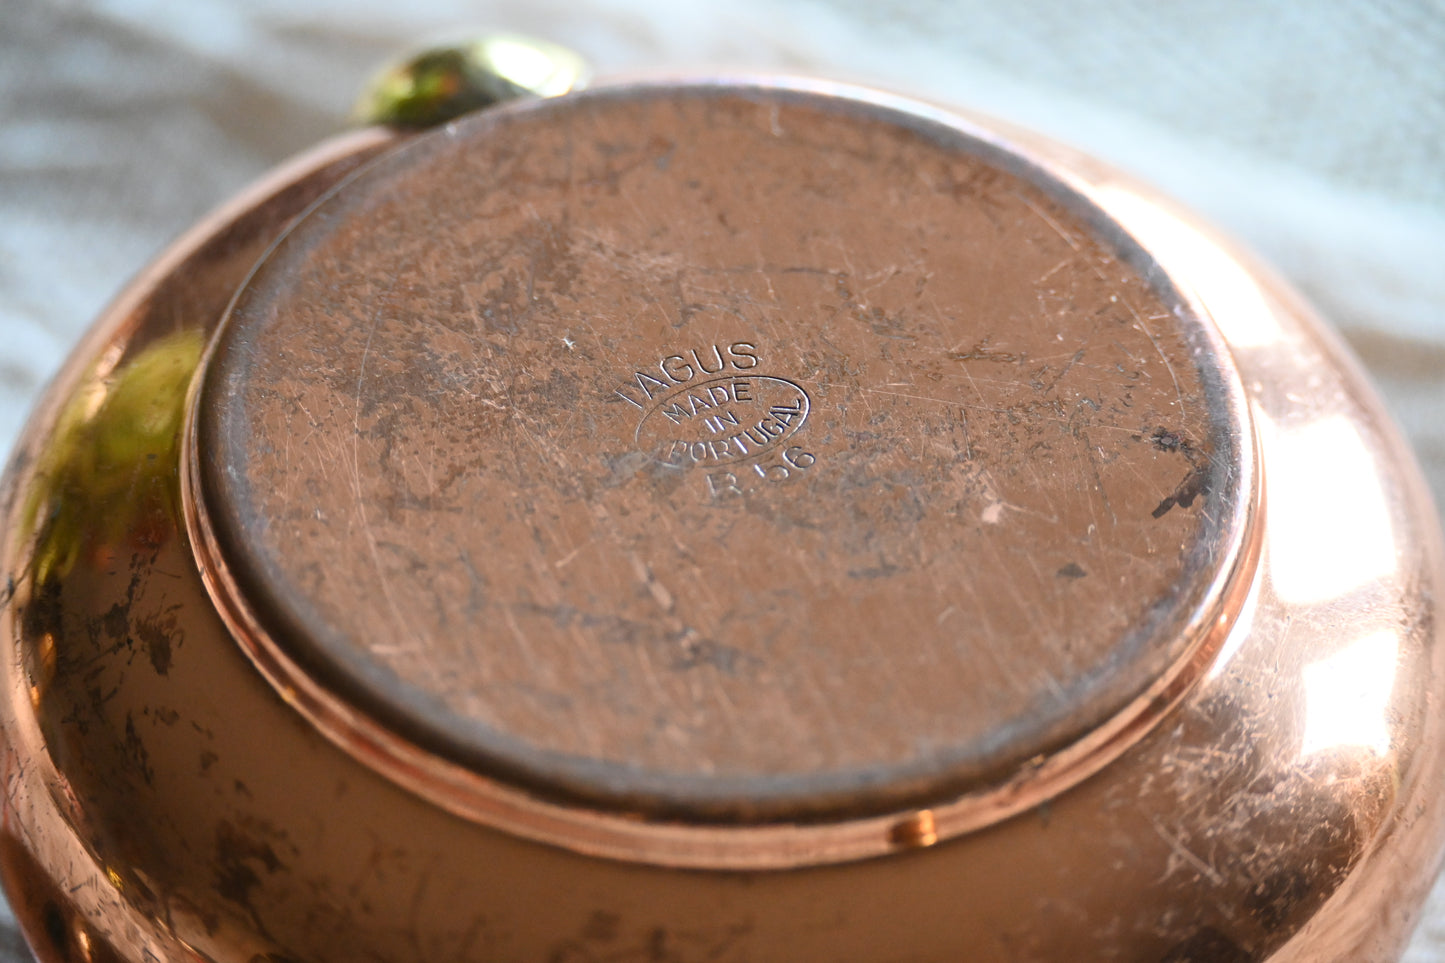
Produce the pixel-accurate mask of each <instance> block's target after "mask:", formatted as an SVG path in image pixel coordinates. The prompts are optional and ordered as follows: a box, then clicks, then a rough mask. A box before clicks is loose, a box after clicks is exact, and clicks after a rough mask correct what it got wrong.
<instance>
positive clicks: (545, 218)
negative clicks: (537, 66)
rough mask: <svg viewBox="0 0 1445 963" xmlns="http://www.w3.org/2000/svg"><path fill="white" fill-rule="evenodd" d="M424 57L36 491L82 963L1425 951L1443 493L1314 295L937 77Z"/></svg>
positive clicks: (37, 798)
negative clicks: (1304, 299)
mask: <svg viewBox="0 0 1445 963" xmlns="http://www.w3.org/2000/svg"><path fill="white" fill-rule="evenodd" d="M543 52H544V53H546V54H547V55H548V56H557V57H560V56H561V55H560V54H556V52H555V51H543ZM557 62H563V61H557ZM424 66H425V67H426V69H427V70H430V71H434V73H433V74H428V75H427V76H432V77H435V76H440V77H442V78H443V79H445V78H447V77H451V78H452V79H453V80H455V79H456V78H457V77H458V76H461V77H462V80H463V81H466V80H467V77H466V76H463V75H464V74H465V73H466V72H465V71H462V72H461V73H460V74H458V73H456V63H455V62H453V61H452V60H448V59H446V58H442V59H441V60H435V59H434V60H432V61H427V62H426V63H425V64H424ZM464 66H466V65H464ZM565 66H566V65H565V63H564V67H565ZM493 68H495V65H493ZM418 69H419V68H417V66H416V65H413V67H412V71H411V72H410V73H405V72H404V73H403V74H401V75H398V77H399V78H400V79H397V78H395V77H394V78H393V79H392V81H391V82H390V83H392V84H393V86H392V87H386V86H383V88H382V92H381V94H380V95H379V96H380V97H381V103H382V104H383V107H382V108H379V109H380V110H382V111H383V112H384V116H385V119H390V120H394V121H396V120H410V121H418V120H424V121H427V122H433V121H435V123H433V124H432V126H431V127H429V128H428V129H426V130H423V131H418V130H415V129H404V128H401V127H397V126H389V127H388V126H378V127H372V128H370V129H367V130H363V131H360V132H357V133H354V134H351V135H347V136H344V137H341V138H339V139H337V140H334V141H332V142H330V143H328V144H326V145H323V146H322V147H320V148H318V149H316V150H314V151H313V152H311V153H309V154H306V155H305V156H303V157H302V158H300V159H298V160H296V161H294V162H292V163H291V164H289V165H287V166H286V167H284V168H283V169H281V170H279V171H277V172H276V173H275V174H273V175H272V176H270V177H269V178H267V179H266V180H264V181H263V182H262V183H260V184H259V185H257V186H255V187H254V188H252V189H251V190H250V191H248V192H246V193H245V194H244V195H243V196H242V197H240V198H239V199H237V200H236V201H234V202H232V203H231V204H230V205H228V206H226V207H224V208H222V209H221V210H220V211H219V212H218V213H216V214H215V215H213V216H212V217H210V218H209V219H207V220H206V221H205V222H203V223H202V224H201V225H200V226H198V227H197V228H195V229H194V230H193V231H192V232H191V233H189V234H187V235H186V236H185V237H183V238H182V239H181V240H180V241H178V242H177V243H176V244H175V245H174V246H173V247H172V248H171V249H170V251H168V252H167V253H166V254H165V255H164V256H163V257H162V258H161V259H160V260H159V261H158V262H157V263H156V264H155V265H154V266H153V267H151V268H150V269H149V270H148V271H147V272H146V273H144V274H143V275H142V276H141V277H140V278H139V279H138V280H137V281H136V282H135V283H134V284H133V285H132V286H131V287H130V288H129V289H128V290H127V291H126V292H125V293H124V294H123V295H122V296H121V297H120V298H119V300H117V301H116V302H115V304H113V305H112V306H111V307H110V308H109V309H108V310H107V311H106V312H105V313H104V315H103V316H102V317H101V319H100V320H99V321H98V323H97V325H96V327H95V328H94V329H93V330H92V332H91V333H90V335H89V336H88V337H87V338H86V340H85V342H84V343H83V344H82V346H81V347H80V348H79V349H78V350H77V351H76V353H75V355H74V356H73V358H72V360H71V361H70V363H69V364H68V365H67V366H66V368H65V369H64V371H63V372H62V373H61V374H60V376H59V377H58V378H57V379H56V381H55V382H54V384H53V385H52V386H51V388H50V390H49V392H48V393H47V395H46V397H45V400H44V401H43V403H42V404H41V406H40V407H39V409H38V410H37V412H36V414H35V415H34V417H33V418H32V420H31V422H30V424H29V427H28V428H27V430H26V433H25V435H24V436H23V438H22V441H21V443H20V446H19V448H18V451H17V453H16V455H15V456H14V459H13V460H12V462H11V464H10V468H9V471H8V473H7V475H6V476H5V481H4V483H3V486H0V511H3V515H0V518H3V526H4V527H3V543H0V553H3V554H0V564H3V566H4V573H5V580H4V582H3V585H0V588H3V591H4V595H3V605H0V627H3V633H4V634H3V638H4V640H5V643H6V644H7V645H8V646H9V647H10V648H9V649H8V650H7V651H8V655H7V656H6V657H5V658H4V660H3V667H4V675H3V684H4V693H5V698H4V699H3V702H0V705H3V710H0V711H3V731H4V733H5V741H6V751H5V772H6V793H5V797H4V799H5V806H4V821H3V827H4V832H3V834H0V869H3V876H4V881H5V885H6V889H7V891H8V892H9V894H10V897H11V899H12V901H13V904H14V907H15V911H16V914H17V917H18V918H19V919H20V920H21V922H22V925H23V926H24V928H25V930H26V933H27V935H28V938H29V939H30V941H31V943H32V946H33V948H34V950H35V952H36V954H37V956H39V957H40V958H41V959H42V960H45V961H47V963H49V961H71V960H87V961H91V960H97V961H98V960H124V961H127V963H139V961H142V960H165V961H181V960H213V961H218V963H260V961H275V963H280V961H294V963H303V961H304V963H325V961H332V960H336V961H341V960H345V961H354V960H358V959H375V960H387V961H397V963H402V961H423V960H443V959H457V960H479V961H516V963H523V961H525V963H582V961H603V960H605V961H624V960H638V961H642V960H652V961H663V960H666V961H677V963H693V961H697V963H702V961H719V963H741V961H752V963H780V961H787V963H810V961H817V963H823V961H828V963H834V961H857V963H884V961H900V963H901V961H905V960H906V961H927V963H956V961H959V960H969V961H972V963H992V961H999V963H1002V961H1050V963H1052V961H1062V960H1070V961H1074V960H1119V961H1131V963H1132V961H1137V963H1186V961H1193V963H1235V961H1262V960H1269V961H1274V963H1285V961H1309V963H1328V961H1339V963H1344V961H1350V963H1362V961H1385V960H1393V959H1396V958H1397V957H1398V954H1399V952H1400V950H1401V947H1402V946H1403V944H1404V941H1405V939H1406V937H1407V936H1408V934H1409V930H1410V927H1411V924H1412V922H1413V919H1414V912H1415V909H1416V907H1418V905H1419V903H1420V902H1421V900H1422V899H1423V896H1424V893H1425V891H1426V889H1427V887H1428V885H1429V883H1430V881H1431V879H1432V877H1433V874H1434V871H1435V869H1436V867H1437V865H1438V862H1439V859H1440V855H1441V845H1442V810H1441V807H1440V805H1439V803H1438V801H1437V799H1436V796H1437V792H1436V790H1437V789H1438V787H1439V785H1440V784H1441V782H1440V780H1441V775H1442V773H1441V760H1442V753H1441V751H1440V749H1441V740H1442V732H1441V725H1442V719H1445V716H1442V712H1445V709H1442V701H1441V699H1440V698H1439V682H1438V679H1439V676H1440V672H1441V660H1442V658H1445V651H1442V647H1441V645H1440V628H1439V617H1438V613H1437V611H1436V600H1437V599H1439V598H1441V597H1445V582H1442V573H1445V568H1442V554H1441V542H1440V531H1439V524H1438V522H1437V520H1436V516H1435V514H1434V510H1433V508H1432V507H1431V505H1430V500H1429V496H1428V495H1427V494H1426V492H1425V489H1424V486H1423V484H1422V482H1421V480H1420V477H1419V474H1418V471H1417V469H1416V467H1415V466H1414V464H1413V462H1412V460H1411V457H1410V455H1409V453H1408V451H1407V449H1406V447H1405V445H1404V444H1403V443H1402V441H1401V439H1400V437H1399V435H1398V434H1397V432H1396V430H1395V429H1394V427H1393V426H1392V425H1391V424H1390V422H1389V419H1388V418H1387V417H1386V415H1385V414H1384V412H1383V410H1382V408H1381V406H1380V403H1379V401H1378V399H1377V398H1376V397H1375V395H1374V394H1373V392H1372V391H1371V390H1370V388H1369V387H1368V385H1367V384H1366V383H1365V380H1364V378H1363V377H1362V375H1361V374H1360V371H1359V370H1358V368H1357V366H1356V364H1355V362H1354V361H1352V360H1351V358H1350V357H1349V356H1348V354H1347V352H1346V351H1345V350H1344V349H1343V348H1342V347H1341V346H1340V344H1339V342H1338V341H1337V340H1336V339H1335V338H1334V337H1333V336H1332V335H1331V334H1330V333H1329V332H1328V331H1327V330H1326V329H1325V328H1324V326H1323V325H1322V324H1321V323H1320V322H1319V321H1318V320H1317V319H1316V318H1315V316H1314V315H1313V314H1312V313H1311V312H1310V310H1309V309H1308V308H1307V307H1306V306H1304V305H1303V304H1302V303H1301V302H1300V300H1299V299H1298V298H1297V297H1296V296H1295V295H1294V294H1293V293H1291V292H1290V291H1289V290H1288V289H1287V288H1286V287H1285V286H1283V285H1282V284H1281V283H1279V282H1278V281H1277V280H1276V279H1274V278H1273V277H1272V276H1271V275H1270V274H1269V273H1268V272H1267V271H1266V270H1264V269H1262V268H1261V267H1259V266H1258V265H1256V264H1254V263H1253V262H1252V261H1250V260H1249V258H1248V257H1247V256H1245V255H1243V254H1241V253H1239V252H1238V251H1236V250H1235V249H1234V248H1232V247H1231V246H1230V245H1229V244H1228V242H1226V241H1223V240H1221V239H1220V238H1218V237H1217V236H1216V235H1214V234H1213V233H1211V232H1210V231H1209V230H1208V229H1207V228H1204V227H1202V226H1200V225H1199V224H1197V223H1196V222H1195V221H1194V220H1193V219H1192V218H1190V217H1189V216H1187V215H1185V214H1183V213H1181V212H1180V211H1179V210H1177V209H1176V208H1175V207H1174V206H1172V205H1171V204H1170V203H1169V202H1167V201H1165V200H1163V199H1161V198H1159V197H1157V196H1155V195H1154V194H1153V193H1151V192H1150V191H1149V190H1148V189H1146V188H1144V187H1141V186H1140V185H1138V184H1137V183H1135V182H1133V181H1132V180H1130V179H1128V178H1126V177H1124V176H1122V175H1120V174H1119V173H1117V172H1116V171H1114V170H1112V169H1110V168H1108V167H1106V166H1104V165H1102V164H1100V163H1098V162H1096V161H1094V160H1091V159H1089V158H1087V157H1084V156H1081V155H1079V154H1076V153H1074V152H1072V151H1070V150H1068V149H1065V148H1063V147H1060V146H1058V145H1056V144H1053V143H1051V142H1048V141H1045V140H1043V139H1041V138H1039V137H1037V136H1035V135H1032V134H1029V133H1026V132H1022V131H1018V130H1015V129H1012V128H1009V127H1007V126H1005V125H1001V124H998V123H997V122H994V121H990V120H983V119H979V118H976V117H973V116H971V115H968V114H964V113H960V112H957V111H954V110H949V109H944V108H939V107H935V106H931V105H927V104H923V103H919V102H915V101H910V100H905V99H902V98H897V97H893V96H889V95H886V94H882V93H878V92H875V91H870V90H864V89H861V88H853V87H846V86H841V85H834V84H824V83H819V82H812V81H801V80H790V79H780V78H743V77H733V78H723V79H710V80H690V81H677V80H667V81H658V80H649V81H631V82H617V83H610V84H604V85H600V86H596V87H593V88H590V89H587V90H578V91H573V92H570V93H566V94H565V95H563V96H558V97H555V98H552V99H529V98H523V99H510V95H511V94H514V93H518V92H520V91H522V90H523V89H524V88H527V87H529V86H531V87H533V88H536V87H538V85H539V83H540V82H533V83H531V84H524V83H520V82H518V83H511V84H508V83H501V84H499V85H494V86H493V87H492V88H487V89H483V90H481V91H480V93H479V92H478V88H477V87H476V86H475V85H473V84H470V83H469V82H462V83H460V84H453V85H452V86H450V87H448V86H447V85H446V84H445V83H443V84H441V85H440V87H438V86H437V85H436V84H433V85H432V87H431V88H427V89H428V90H432V91H433V92H434V91H435V90H436V89H442V90H443V93H444V94H446V95H447V96H448V97H449V96H451V95H453V94H458V92H459V91H460V92H461V93H462V94H467V95H468V96H469V97H470V98H471V99H470V100H468V99H467V97H461V98H460V100H457V101H453V102H450V106H447V105H445V104H444V105H442V107H441V108H439V109H436V110H433V109H432V108H435V107H437V104H436V102H435V98H433V99H432V100H427V99H426V98H425V97H422V98H420V99H418V98H417V97H415V96H413V94H415V92H416V85H415V84H413V86H412V87H407V86H406V84H407V83H410V82H412V81H415V80H416V78H417V76H418V73H417V71H418ZM468 69H470V67H468ZM567 69H570V68H567ZM567 69H563V70H561V71H560V73H561V74H567ZM448 71H453V72H452V73H448ZM575 74H576V71H575V70H574V71H573V72H572V73H571V74H568V76H569V77H570V76H575ZM558 75H559V74H558V71H555V70H554V71H553V72H552V73H551V74H548V75H547V76H548V77H550V78H551V80H549V81H547V82H548V83H552V82H554V81H555V80H556V77H557V76H558ZM479 76H481V77H483V79H485V80H487V81H488V82H492V83H494V84H495V82H496V81H497V80H498V78H499V76H501V75H500V74H499V71H498V70H497V69H491V70H489V71H482V72H481V74H480V75H479ZM501 79H502V80H505V79H506V78H505V77H504V76H502V77H501ZM396 84H401V86H402V88H404V89H403V90H402V92H401V93H400V94H398V93H397V92H396V87H395V85H396ZM423 86H425V85H423ZM483 86H485V85H483ZM541 86H542V87H544V88H545V87H546V84H545V83H542V84H541ZM557 86H559V87H566V86H569V84H567V83H560V84H557ZM542 92H545V93H554V92H557V91H554V90H551V89H544V90H542ZM443 99H445V98H443ZM499 99H500V100H505V101H506V102H505V103H501V104H499V105H496V106H490V107H486V109H478V110H474V111H472V112H469V113H465V114H460V113H459V110H460V107H467V108H473V107H479V106H480V105H481V103H482V102H490V101H494V100H499ZM374 113H375V112H374Z"/></svg>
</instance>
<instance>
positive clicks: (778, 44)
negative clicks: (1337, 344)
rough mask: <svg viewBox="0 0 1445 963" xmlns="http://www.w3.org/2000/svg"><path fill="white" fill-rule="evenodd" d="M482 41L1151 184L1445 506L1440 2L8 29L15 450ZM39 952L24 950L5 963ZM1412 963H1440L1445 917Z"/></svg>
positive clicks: (377, 14) (7, 284)
mask: <svg viewBox="0 0 1445 963" xmlns="http://www.w3.org/2000/svg"><path fill="white" fill-rule="evenodd" d="M476 27H500V28H506V29H510V30H520V31H523V32H528V33H533V34H537V35H539V36H544V37H547V38H549V39H552V40H555V41H558V42H561V43H564V44H567V45H569V46H571V47H573V48H575V49H577V50H578V51H580V52H581V53H583V54H584V55H585V56H587V57H588V58H589V59H590V60H591V61H592V62H593V63H594V65H595V66H596V67H597V68H598V70H599V71H600V72H602V73H607V72H613V71H619V70H629V69H634V68H650V67H659V66H672V67H677V68H681V69H686V70H696V69H699V68H700V67H702V66H704V65H724V66H744V67H751V68H771V69H782V70H788V71H793V72H807V73H823V74H825V75H829V76H834V77H841V78H844V79H856V80H863V81H866V82H873V83H876V84H878V85H880V86H885V87H890V88H893V89H897V90H902V91H904V92H912V93H919V94H923V95H925V96H928V97H931V98H934V99H939V100H947V101H953V102H956V103H960V104H965V105H968V106H971V107H974V108H977V109H981V110H984V111H986V112H989V113H993V114H996V115H998V116H1001V117H1006V118H1009V119H1010V120H1013V121H1015V122H1018V123H1021V124H1024V125H1025V126H1031V127H1034V128H1036V129H1039V130H1042V131H1044V132H1046V133H1050V134H1052V135H1054V136H1056V137H1058V138H1060V139H1062V140H1065V141H1068V142H1072V143H1074V144H1076V145H1078V146H1080V147H1083V148H1085V149H1087V150H1089V151H1091V152H1093V153H1095V154H1098V155H1100V156H1103V157H1105V158H1108V159H1110V160H1113V161H1114V162H1116V163H1118V164H1120V165H1122V166H1124V167H1126V168H1130V169H1132V170H1134V171H1136V172H1138V173H1140V174H1142V175H1143V176H1144V177H1145V178H1146V179H1148V180H1151V181H1153V182H1154V183H1156V184H1158V185H1159V186H1161V187H1163V188H1164V189H1165V190H1166V191H1168V192H1170V193H1172V194H1174V195H1176V196H1178V197H1180V198H1182V199H1183V200H1184V201H1186V202H1187V203H1189V204H1191V205H1192V206H1194V207H1195V208H1196V209H1198V210H1200V211H1202V212H1203V213H1204V214H1205V215H1206V216H1208V217H1209V218H1210V219H1212V220H1214V221H1215V222H1217V223H1219V224H1221V225H1222V226H1224V227H1225V228H1226V229H1228V230H1230V231H1231V232H1233V233H1234V234H1235V235H1236V236H1238V237H1240V238H1242V239H1243V240H1244V241H1246V242H1247V243H1248V244H1250V245H1252V246H1253V247H1254V248H1255V249H1256V250H1258V251H1259V252H1261V253H1262V254H1263V255H1264V256H1265V258H1266V259H1267V260H1270V261H1272V262H1273V263H1274V264H1275V265H1276V266H1278V267H1279V268H1281V269H1282V270H1283V272H1284V273H1285V274H1286V275H1287V276H1289V277H1290V278H1291V279H1292V280H1293V281H1294V282H1295V283H1296V284H1298V285H1299V286H1300V287H1301V288H1302V289H1303V290H1304V291H1305V292H1306V293H1307V294H1308V295H1309V296H1310V297H1311V298H1312V299H1313V300H1314V301H1315V303H1316V304H1317V305H1318V306H1319V307H1320V308H1321V309H1322V310H1323V311H1324V312H1325V314H1326V315H1327V316H1328V317H1329V318H1331V319H1332V320H1333V321H1334V322H1335V323H1336V324H1337V325H1339V326H1340V328H1341V329H1342V330H1343V331H1344V333H1345V334H1346V336H1347V338H1349V340H1350V341H1351V342H1352V343H1353V344H1354V345H1355V347H1356V349H1357V350H1358V351H1359V352H1360V354H1361V356H1362V357H1363V359H1364V360H1365V362H1366V364H1367V365H1368V366H1369V367H1370V368H1371V370H1372V372H1373V373H1374V375H1375V376H1376V378H1377V380H1378V382H1379V383H1380V385H1381V387H1382V388H1383V390H1384V393H1385V395H1386V397H1387V399H1388V400H1389V402H1390V403H1391V404H1392V405H1393V406H1394V408H1395V410H1396V412H1397V414H1398V416H1399V418H1400V420H1401V422H1402V424H1403V425H1404V427H1405V429H1406V431H1407V433H1408V434H1409V435H1410V437H1411V439H1412V441H1413V442H1414V444H1415V445H1416V448H1417V451H1418V452H1419V454H1420V457H1421V461H1422V463H1423V464H1424V466H1425V469H1426V472H1427V475H1428V477H1429V479H1430V482H1431V486H1432V488H1433V489H1434V491H1435V494H1436V499H1437V501H1445V418H1442V417H1441V416H1442V415H1445V264H1442V262H1445V66H1442V65H1445V6H1442V4H1441V3H1440V2H1438V0H1413V2H1412V0H1334V2H1331V3H1328V4H1325V3H1308V2H1302V0H1301V2H1289V0H1214V2H1212V3H1208V4H1202V3H1192V4H1165V3H1159V2H1157V0H1111V2H1109V3H1106V4H1097V5H1088V4H1078V3H1073V2H1065V0H1042V2H1023V0H1016V2H1012V3H1005V4H1000V3H995V2H991V0H964V2H959V0H922V2H913V3H907V4H904V3H896V4H894V3H879V2H876V0H836V2H834V3H831V4H823V3H820V2H810V0H783V2H765V0H729V2H728V3H726V4H721V3H719V4H706V3H689V2H686V0H611V2H608V0H571V2H567V3H563V2H561V0H497V2H494V3H490V4H483V3H477V2H472V3H467V2H462V0H409V2H405V3H398V2H379V0H310V2H308V0H254V2H251V3H248V4H244V5H239V4H234V3H230V2H226V0H188V2H175V3H159V2H155V3H148V2H143V0H109V2H104V0H92V2H73V0H72V2H64V0H0V450H8V448H9V446H10V444H11V442H12V441H13V438H14V436H15V434H16V433H17V432H18V431H19V429H20V426H21V424H22V422H23V419H24V417H25V413H26V410H27V409H28V407H29V405H30V404H31V402H32V400H33V398H34V396H35V394H36V393H37V392H38V391H39V389H40V387H41V386H42V384H43V382H44V381H45V379H46V378H48V377H49V375H50V374H51V373H52V372H53V371H54V370H55V369H56V368H57V367H58V366H59V364H60V363H61V361H62V360H63V358H64V357H65V355H66V354H67V353H68V352H69V350H70V347H71V345H72V344H73V343H74V342H75V340H76V339H77V338H78V337H79V335H80V333H81V331H82V330H83V329H84V328H85V327H86V325H87V324H88V323H89V322H90V319H91V318H92V317H93V316H94V315H95V314H96V312H97V311H99V309H100V308H101V307H102V306H103V304H104V303H105V301H106V300H107V299H108V298H109V297H111V296H112V295H113V294H114V293H115V292H116V291H117V289H118V288H119V287H120V286H121V285H122V284H123V283H124V281H125V280H126V279H127V277H129V276H130V275H132V274H133V273H134V272H136V271H137V270H138V269H139V268H140V267H141V266H142V265H143V264H144V263H145V262H146V260H147V259H148V258H149V257H150V256H151V255H153V254H154V253H155V252H156V251H158V250H159V249H160V248H161V247H162V246H163V245H164V244H165V243H166V242H167V241H168V240H170V239H171V238H172V237H174V236H175V235H176V234H177V233H179V232H180V231H181V230H182V229H183V228H184V227H185V226H187V225H188V224H189V223H191V222H192V221H194V220H195V219H196V218H198V217H199V216H200V215H202V214H203V213H205V211H206V210H207V209H209V208H211V207H213V206H214V205H216V204H217V203H219V202H220V201H221V200H223V199H224V198H225V197H227V196H228V195H230V194H231V193H233V192H234V191H235V190H237V189H238V188H239V187H241V186H242V185H243V184H244V183H246V182H247V181H248V180H250V179H252V178H253V177H255V176H256V175H258V174H260V173H261V172H262V171H263V170H265V169H266V168H268V167H270V166H272V165H274V164H275V163H277V162H278V161H280V160H282V159H284V158H285V157H286V156H288V155H290V154H292V153H294V152H296V151H298V150H300V149H302V148H303V147H305V146H307V145H309V144H311V143H314V142H315V141H317V140H318V139H320V138H322V137H323V136H325V135H327V134H329V133H332V132H334V131H335V130H337V129H338V128H339V127H340V126H341V118H342V117H343V116H344V114H345V112H346V110H347V107H348V105H349V103H350V101H351V99H352V96H353V94H354V93H355V91H356V90H357V88H358V86H359V84H360V82H361V81H362V79H363V78H364V77H365V76H366V75H367V74H368V72H369V71H370V69H371V68H372V67H373V66H374V65H375V64H376V63H377V62H378V61H379V60H382V59H386V58H388V57H390V56H391V55H393V54H394V53H396V52H397V51H398V50H399V49H400V48H401V47H403V46H409V45H411V44H414V43H416V42H418V41H422V40H425V39H427V38H429V37H431V36H435V35H436V34H437V33H438V32H441V31H449V30H455V29H458V28H476ZM0 936H3V934H0ZM18 945H19V944H18V943H17V942H16V941H15V940H14V939H13V938H11V939H9V940H8V941H6V940H4V939H3V938H0V960H4V959H8V958H9V957H7V956H6V954H7V953H9V954H11V955H13V954H15V953H18V952H19V951H18V949H16V947H18ZM1406 959H1407V960H1410V961H1411V963H1426V961H1430V963H1445V888H1437V892H1436V895H1435V898H1434V901H1433V902H1432V904H1431V906H1430V908H1429V909H1428V910H1427V912H1426V915H1425V918H1424V922H1423V925H1422V927H1421V929H1420V932H1419V934H1418V935H1417V937H1416V940H1415V942H1414V944H1413V945H1412V947H1411V950H1410V952H1409V955H1408V956H1407V957H1406Z"/></svg>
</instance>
